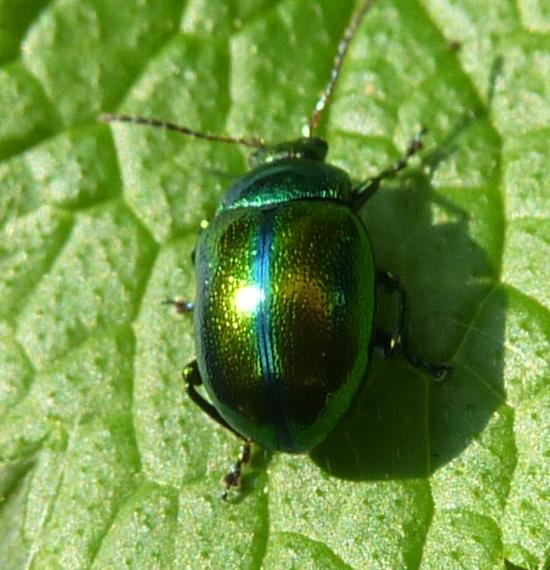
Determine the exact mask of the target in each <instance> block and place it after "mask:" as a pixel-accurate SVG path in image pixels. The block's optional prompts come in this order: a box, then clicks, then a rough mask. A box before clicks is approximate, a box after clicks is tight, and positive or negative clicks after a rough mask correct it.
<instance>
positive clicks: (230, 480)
mask: <svg viewBox="0 0 550 570" xmlns="http://www.w3.org/2000/svg"><path fill="white" fill-rule="evenodd" d="M251 454H252V442H251V441H250V440H249V439H245V442H244V443H243V446H242V447H241V452H240V453H239V457H238V459H237V461H235V463H234V465H233V467H231V470H230V471H229V473H227V475H226V476H225V477H224V478H223V484H224V485H225V489H224V491H223V493H222V499H223V500H224V501H227V499H228V497H229V491H230V490H231V489H232V488H235V489H238V488H239V487H240V486H241V471H242V467H243V465H245V464H247V463H249V462H250V456H251Z"/></svg>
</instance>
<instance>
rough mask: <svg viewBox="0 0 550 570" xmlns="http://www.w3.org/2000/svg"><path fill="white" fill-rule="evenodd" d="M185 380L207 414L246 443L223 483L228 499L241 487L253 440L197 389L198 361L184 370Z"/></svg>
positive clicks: (187, 387) (195, 401)
mask: <svg viewBox="0 0 550 570" xmlns="http://www.w3.org/2000/svg"><path fill="white" fill-rule="evenodd" d="M182 376H183V381H184V382H185V391H186V392H187V394H188V395H189V397H190V398H191V400H192V401H193V403H195V404H196V405H197V406H198V407H199V408H200V409H201V410H202V411H203V412H204V413H205V414H207V415H208V416H209V417H210V418H211V419H213V420H214V421H215V422H217V423H218V424H219V425H221V426H222V427H224V428H225V429H227V430H229V431H230V432H231V433H233V434H234V435H236V436H237V437H238V438H239V439H241V440H242V441H243V442H244V443H243V446H242V448H241V452H240V454H239V457H238V459H237V461H235V463H234V465H233V466H232V467H231V470H230V471H229V473H227V475H225V477H224V478H223V484H224V485H225V489H224V491H223V493H222V499H224V500H227V498H228V495H229V490H230V489H231V488H239V487H240V485H241V471H242V467H243V465H245V464H246V463H248V462H249V461H250V455H251V444H252V442H251V440H250V439H249V438H247V437H244V436H243V435H241V434H240V433H238V432H237V431H235V430H234V429H233V428H232V427H231V426H230V425H229V424H228V423H227V422H226V421H225V420H224V419H223V418H222V416H221V415H220V413H219V412H218V410H216V408H215V407H214V406H213V405H212V404H211V403H210V402H208V401H207V400H205V399H204V398H203V397H202V396H201V395H200V394H199V393H198V392H197V390H196V387H197V386H200V385H201V384H202V379H201V376H200V372H199V367H198V365H197V361H196V360H193V361H192V362H190V363H189V364H188V365H187V366H186V367H185V368H184V369H183V372H182Z"/></svg>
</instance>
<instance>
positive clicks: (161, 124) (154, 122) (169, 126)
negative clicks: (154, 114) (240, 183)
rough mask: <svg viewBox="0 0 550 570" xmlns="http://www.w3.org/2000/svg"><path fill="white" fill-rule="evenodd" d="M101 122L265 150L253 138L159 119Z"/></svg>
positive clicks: (129, 117)
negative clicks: (210, 131) (204, 129)
mask: <svg viewBox="0 0 550 570" xmlns="http://www.w3.org/2000/svg"><path fill="white" fill-rule="evenodd" d="M99 120H100V121H101V122H102V123H133V124H134V125H145V126H146V127H155V128H157V129H164V130H165V131H175V132H177V133H181V134H183V135H188V136H190V137H194V138H196V139H205V140H208V141H216V142H223V143H234V144H240V145H243V146H248V147H253V148H256V149H261V148H264V146H265V145H264V143H263V141H262V140H261V139H257V138H251V139H245V138H241V137H231V136H228V135H214V134H212V133H203V132H200V131H195V130H193V129H190V128H189V127H184V126H182V125H176V124H175V123H170V122H168V121H160V120H159V119H151V118H149V117H138V116H133V115H117V114H112V113H104V114H103V115H100V117H99Z"/></svg>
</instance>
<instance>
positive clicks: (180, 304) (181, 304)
mask: <svg viewBox="0 0 550 570" xmlns="http://www.w3.org/2000/svg"><path fill="white" fill-rule="evenodd" d="M162 304H163V305H172V306H173V307H175V308H176V312H177V313H178V315H187V314H189V313H192V312H193V309H194V308H195V305H194V304H193V303H192V302H191V301H187V300H185V299H164V301H162Z"/></svg>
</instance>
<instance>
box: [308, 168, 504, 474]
mask: <svg viewBox="0 0 550 570" xmlns="http://www.w3.org/2000/svg"><path fill="white" fill-rule="evenodd" d="M432 158H433V157H432ZM397 184H398V185H399V186H398V188H395V187H394V188H392V187H386V188H382V189H381V190H380V191H379V192H378V193H377V194H376V195H375V196H374V197H373V198H372V200H370V201H369V202H368V203H367V205H366V206H365V208H364V210H363V212H362V218H363V219H364V221H365V224H366V227H367V229H368V232H369V235H370V237H371V240H372V243H373V248H374V252H375V259H376V264H377V267H378V268H380V269H385V270H389V271H391V272H392V273H395V274H396V275H397V276H398V277H400V278H401V280H402V283H403V284H404V286H405V288H406V290H407V293H408V306H409V322H408V327H407V338H408V341H409V346H410V349H411V350H412V351H413V352H415V353H417V354H419V355H421V356H422V357H424V358H425V359H427V360H431V361H435V362H437V361H439V362H450V364H451V365H452V367H453V370H452V372H451V373H450V374H449V375H448V376H447V377H446V378H445V379H444V380H442V381H440V382H436V381H434V380H432V379H431V378H430V377H428V376H427V375H426V374H425V373H423V372H421V371H418V370H416V369H412V368H411V367H410V366H408V365H407V364H405V363H404V362H402V361H400V360H399V359H398V358H397V359H394V360H391V361H383V360H382V359H381V358H380V357H379V356H378V355H377V354H376V353H373V357H372V362H371V367H370V370H369V373H368V375H367V378H366V379H365V383H364V387H363V389H362V391H361V393H360V395H359V396H358V398H357V401H356V403H355V404H354V406H353V408H352V410H351V411H350V413H349V414H348V415H347V416H346V418H345V419H344V421H343V422H342V423H341V424H340V426H339V427H338V428H337V429H336V430H335V431H334V432H333V433H332V434H331V435H330V436H329V437H328V438H327V439H326V440H325V442H323V443H322V444H321V445H320V446H318V447H317V448H315V449H314V450H313V451H312V452H311V457H312V459H313V461H314V462H315V463H317V464H318V465H319V466H320V467H321V468H322V469H323V470H325V471H327V472H328V473H330V474H331V475H333V476H336V477H339V478H343V479H350V480H378V479H395V478H399V479H402V478H416V477H424V476H426V475H429V474H431V473H433V472H434V471H435V470H437V469H438V468H439V467H441V466H442V465H444V464H446V463H447V462H449V461H450V460H451V459H453V458H454V457H456V456H458V455H459V454H460V453H461V452H462V451H463V450H464V449H466V448H467V447H468V445H469V444H470V442H472V440H474V439H475V438H476V437H477V436H478V435H479V434H480V433H481V432H482V431H483V429H484V427H485V426H486V425H487V423H488V422H489V420H490V418H491V417H492V415H493V413H494V412H495V410H496V409H497V408H498V407H499V406H500V405H501V404H502V402H503V400H504V398H505V393H504V387H503V343H504V326H505V314H506V299H505V297H504V294H503V293H502V291H501V290H500V289H498V288H496V287H495V284H496V283H497V281H498V267H494V265H493V263H492V262H491V260H490V259H489V258H488V257H487V255H486V254H485V252H484V251H483V250H482V249H481V248H480V247H479V246H478V245H477V244H476V242H475V240H474V239H472V237H470V227H469V226H470V224H471V221H470V220H469V217H468V214H467V213H466V212H464V211H463V210H461V209H460V208H457V207H456V206H455V205H453V204H452V203H451V202H449V201H447V200H445V199H441V198H437V197H435V195H434V192H433V190H432V188H431V187H430V184H429V181H428V180H427V179H426V178H425V177H423V176H419V175H415V174H412V175H410V176H408V177H402V178H400V179H399V180H398V181H397ZM392 220H399V224H398V223H397V222H395V223H392ZM395 301H396V299H395V298H393V301H392V298H391V297H389V296H387V295H379V299H378V307H377V325H380V324H382V325H386V326H385V327H384V328H387V322H388V320H389V319H388V318H387V314H388V312H389V313H390V314H391V309H388V305H389V304H391V303H393V304H394V305H395ZM380 321H382V323H380Z"/></svg>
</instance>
